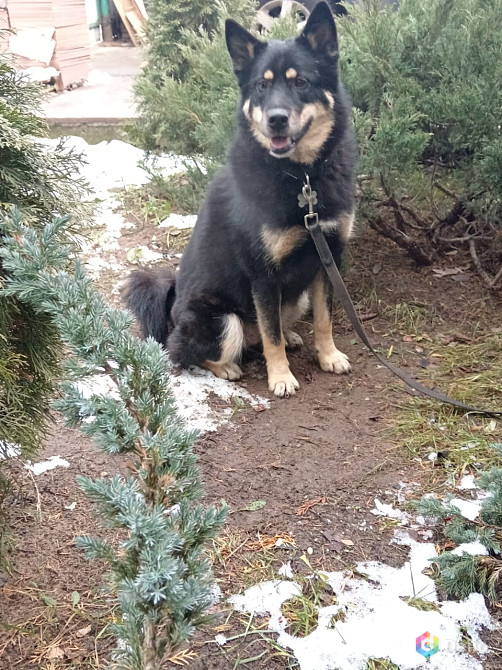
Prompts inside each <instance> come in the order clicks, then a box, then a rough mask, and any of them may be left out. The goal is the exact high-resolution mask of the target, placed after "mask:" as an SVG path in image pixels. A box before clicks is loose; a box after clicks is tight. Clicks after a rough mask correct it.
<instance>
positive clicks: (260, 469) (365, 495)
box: [0, 226, 502, 670]
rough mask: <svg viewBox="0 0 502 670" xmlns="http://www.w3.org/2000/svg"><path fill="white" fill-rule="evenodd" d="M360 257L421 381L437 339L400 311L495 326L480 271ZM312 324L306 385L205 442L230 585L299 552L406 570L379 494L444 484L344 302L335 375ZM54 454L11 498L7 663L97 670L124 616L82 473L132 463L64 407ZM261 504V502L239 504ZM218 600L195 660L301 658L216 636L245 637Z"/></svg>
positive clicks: (375, 304) (105, 282)
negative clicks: (226, 510) (82, 539)
mask: <svg viewBox="0 0 502 670" xmlns="http://www.w3.org/2000/svg"><path fill="white" fill-rule="evenodd" d="M154 232H155V234H157V237H158V239H159V240H160V234H159V232H158V229H157V231H154V230H153V227H152V228H149V227H148V226H146V227H145V228H143V229H142V230H140V231H137V232H135V233H133V234H132V235H129V236H128V237H124V238H122V241H121V245H123V249H122V250H121V252H120V254H117V256H119V255H121V258H120V260H121V261H122V262H124V263H125V264H127V261H126V259H125V253H126V252H125V249H126V246H128V247H130V246H133V245H134V244H140V243H141V244H148V243H150V240H151V237H152V234H153V233H154ZM159 244H160V242H159ZM162 250H163V251H166V252H167V251H168V250H167V249H164V248H163V249H162ZM176 251H179V249H177V250H176ZM350 255H351V258H350V260H349V263H348V271H347V278H348V285H349V291H350V292H351V294H352V295H353V297H354V299H355V301H356V302H357V303H358V308H359V311H360V313H361V314H362V315H363V316H364V317H365V318H366V326H367V328H368V331H369V334H370V336H371V339H372V341H373V343H374V344H375V345H377V346H379V347H382V349H383V350H384V351H389V350H390V347H391V346H393V349H392V360H394V361H395V362H396V363H397V364H398V365H406V366H408V367H409V369H410V370H411V371H412V372H414V373H415V374H417V375H418V376H419V378H421V379H423V380H427V373H426V372H425V368H424V365H423V359H424V357H426V356H427V341H426V343H425V345H421V346H417V339H414V340H413V341H410V339H409V338H407V337H406V336H407V332H406V328H407V327H408V326H410V327H411V326H413V327H414V324H407V323H406V322H405V323H404V324H403V323H402V322H400V321H399V319H397V318H396V314H400V313H401V312H400V311H399V310H397V309H396V306H398V305H410V304H411V305H415V306H416V305H418V306H419V307H420V309H421V314H422V317H421V318H422V319H423V320H422V322H421V323H420V324H419V325H418V326H417V324H415V326H417V327H418V329H419V330H420V328H421V330H422V331H423V332H424V333H426V334H427V335H428V337H431V338H434V336H435V334H437V333H438V332H441V333H443V334H445V333H446V334H447V333H450V334H451V333H457V334H458V333H461V334H464V335H465V336H466V337H467V336H468V337H472V336H473V332H474V331H475V330H476V328H478V331H479V324H482V326H481V327H482V328H488V329H489V328H490V326H489V325H488V326H485V324H492V325H493V324H496V325H500V315H501V307H502V305H501V301H500V298H497V297H496V296H489V295H487V294H486V293H485V292H483V290H482V289H481V287H480V284H479V282H478V280H477V278H476V277H475V275H474V274H470V273H469V272H467V273H465V272H460V273H459V274H457V275H455V274H453V275H452V276H448V275H446V276H439V275H437V273H434V272H433V271H432V269H431V268H422V269H417V268H415V267H414V266H413V264H412V263H411V261H409V260H408V259H407V257H406V256H405V255H404V254H403V253H402V252H401V251H399V250H397V249H396V248H395V247H394V246H392V245H390V244H386V243H385V242H384V241H382V240H381V239H377V238H376V237H375V236H374V235H373V234H372V233H371V232H367V233H365V234H364V236H363V237H361V239H360V240H359V241H358V242H357V243H356V244H355V245H354V246H353V248H352V250H351V254H350ZM174 262H176V261H174ZM457 265H461V264H460V263H459V261H458V260H456V259H455V258H451V259H449V260H447V261H445V265H443V266H442V267H455V266H457ZM130 267H132V266H130ZM118 278H119V277H118V275H111V274H110V275H108V276H107V275H103V277H102V278H101V282H100V283H101V285H102V286H103V289H104V290H105V293H107V294H108V296H109V298H110V300H112V301H114V302H116V301H117V300H118V297H117V296H116V295H112V293H111V287H112V286H113V285H114V284H115V283H116V281H117V279H118ZM459 279H460V280H459ZM401 311H402V310H401ZM310 329H311V327H310V324H309V322H308V320H307V321H305V322H304V323H302V324H301V325H300V328H299V332H300V334H301V335H302V336H303V338H304V341H305V346H304V347H303V348H302V349H301V350H299V351H296V352H292V353H291V354H290V361H291V368H292V370H293V372H294V374H295V375H296V377H297V378H298V380H299V381H300V383H301V389H300V391H299V392H298V393H297V395H296V396H294V397H293V398H289V399H285V400H280V399H271V403H270V407H268V408H261V407H258V408H252V407H251V406H249V405H247V404H245V403H244V404H239V405H233V404H232V403H231V402H230V403H229V405H230V406H231V407H232V408H233V410H234V411H233V414H232V417H231V419H230V421H229V422H228V423H227V424H226V425H224V426H221V427H220V428H219V429H218V431H216V432H211V433H206V434H205V435H203V436H202V437H201V438H200V439H199V441H198V443H197V452H198V454H199V457H200V467H201V471H202V476H203V480H204V485H205V489H206V494H207V500H208V502H211V503H212V502H215V503H218V502H219V501H220V500H221V499H225V500H226V501H227V503H228V504H229V505H230V508H231V510H232V513H231V514H230V516H229V520H228V523H227V526H226V528H225V531H224V533H223V534H222V536H221V537H220V538H219V539H218V540H217V541H216V543H215V546H214V547H213V549H212V556H213V559H214V571H215V575H216V577H217V580H218V583H219V585H220V587H221V589H222V591H223V593H224V594H225V595H230V594H232V593H237V592H239V591H241V590H242V589H243V588H245V587H246V586H249V585H251V584H253V583H256V582H257V581H260V580H261V579H266V578H270V575H271V574H273V573H274V570H277V568H278V567H279V566H280V565H281V564H282V563H284V562H286V561H288V560H291V561H292V567H293V570H294V571H295V572H302V571H303V572H305V571H306V570H308V567H307V566H306V564H305V560H304V559H302V557H305V556H307V557H308V561H309V562H310V563H311V565H312V566H314V567H322V568H323V569H326V570H337V569H338V570H339V569H343V568H347V567H348V568H350V567H351V566H354V565H355V563H356V562H357V561H361V560H367V559H375V560H381V561H385V562H386V563H388V564H390V565H401V564H402V563H403V561H404V560H406V557H407V549H406V548H405V547H401V546H397V545H389V540H390V538H391V536H392V533H393V529H394V528H395V524H394V523H393V522H390V521H389V520H388V519H385V520H381V519H377V518H376V517H375V516H373V515H372V514H371V513H370V510H371V509H372V507H373V506H374V498H375V497H376V496H378V497H379V498H380V499H381V500H382V501H385V502H389V503H396V500H397V494H398V491H399V483H400V482H415V483H417V484H418V485H419V486H416V487H414V488H413V489H410V490H407V492H406V495H407V496H408V497H410V498H411V497H413V498H416V497H419V495H420V493H421V491H422V492H426V491H429V490H438V489H439V487H440V486H441V485H442V483H443V482H444V479H445V478H444V475H443V473H441V472H438V469H437V468H435V467H434V465H433V464H432V463H431V462H430V461H428V460H427V459H424V460H418V461H417V460H414V454H411V453H410V452H409V451H408V450H406V449H404V448H403V447H402V443H401V441H400V439H398V438H397V436H396V435H395V434H394V433H393V432H392V425H393V420H394V418H395V416H396V414H397V413H398V412H399V411H400V410H399V407H400V406H403V405H406V404H407V403H409V402H410V398H409V395H408V394H407V392H406V391H405V390H404V389H403V388H402V387H401V386H400V384H399V383H398V382H396V381H394V380H393V379H392V378H391V377H390V375H389V373H388V372H387V371H385V370H382V369H380V367H379V366H378V365H377V362H376V360H375V359H373V358H371V356H370V355H369V354H368V353H367V352H366V351H365V350H364V349H363V347H362V345H361V344H359V343H358V342H357V343H356V342H355V340H354V339H353V338H354V335H353V334H352V333H351V331H350V328H349V326H348V324H347V321H346V319H345V317H344V316H343V315H341V314H339V313H338V312H337V318H336V319H335V331H336V333H337V336H336V342H337V345H338V346H339V348H340V349H341V350H342V351H344V352H345V353H347V354H348V355H349V357H350V359H351V361H352V363H353V372H352V373H351V374H350V375H347V376H330V375H327V374H325V373H322V372H321V371H320V370H319V369H318V367H317V365H316V362H315V360H314V355H313V350H312V344H311V336H310ZM424 348H425V350H424ZM244 370H245V377H244V380H243V381H242V385H243V386H244V387H245V388H246V389H247V390H248V391H250V392H251V393H253V394H257V395H261V396H268V395H269V394H268V391H267V385H266V378H265V369H264V363H263V360H261V359H260V358H257V359H254V360H250V361H248V362H246V363H245V365H244ZM214 402H215V403H217V404H218V403H219V404H222V402H223V401H222V400H221V399H219V398H214ZM257 409H258V410H261V411H257ZM460 420H461V419H460V418H459V421H460ZM431 448H432V445H431ZM52 455H58V456H61V457H62V458H66V459H67V460H68V461H69V462H70V467H69V468H66V469H65V468H57V469H56V470H53V471H51V472H48V473H46V474H44V475H43V476H41V477H37V478H36V479H35V478H29V477H27V475H26V473H25V471H23V470H21V468H20V466H19V467H18V469H17V478H16V480H17V483H18V485H19V488H17V487H16V489H15V491H16V493H15V495H14V496H13V497H12V499H11V500H10V509H9V518H10V525H11V527H12V537H11V541H12V544H13V552H12V561H11V573H10V574H8V573H7V572H5V573H3V574H0V588H1V589H2V591H1V595H0V609H1V620H2V622H3V623H4V629H3V630H1V631H0V667H1V668H4V669H5V670H7V669H11V668H44V669H47V670H48V669H49V668H50V669H54V670H55V669H60V668H98V667H100V668H102V667H105V665H106V660H107V659H109V653H110V650H111V649H112V647H113V646H114V641H113V639H112V638H111V636H110V634H109V630H108V627H109V624H110V622H111V621H112V620H113V616H114V614H113V610H112V609H111V607H110V603H109V601H107V599H106V597H105V596H104V595H103V592H102V590H101V589H102V585H103V566H102V565H98V564H97V563H91V562H88V561H86V560H85V558H84V557H83V555H82V554H81V552H80V551H79V550H77V549H76V548H75V546H74V544H73V539H74V537H75V536H76V535H80V534H85V533H90V534H95V533H97V532H100V533H102V532H103V533H108V532H109V530H106V529H105V530H103V529H101V528H100V527H99V525H98V523H97V520H96V518H95V516H94V513H93V509H92V507H91V506H90V504H89V502H88V501H87V500H86V498H85V497H84V496H83V494H82V493H81V492H80V490H79V488H78V487H77V485H76V481H75V477H76V475H77V474H79V473H82V474H86V475H91V476H106V475H111V474H114V473H117V472H125V471H126V470H125V468H126V464H125V462H124V460H125V459H123V458H121V457H116V458H112V457H110V456H107V455H104V454H102V453H101V452H99V451H98V449H97V447H96V446H95V445H94V444H93V443H92V442H91V441H90V440H89V439H87V438H85V437H83V436H82V435H81V434H80V433H79V432H78V431H77V430H72V429H68V428H66V427H64V425H63V423H62V420H61V419H60V417H58V416H56V417H55V423H54V424H53V425H52V426H51V428H50V431H49V435H48V437H47V440H46V444H45V447H44V451H43V453H42V454H41V456H40V460H43V459H45V458H47V457H49V456H52ZM14 469H15V467H14ZM256 500H263V501H265V502H266V505H265V506H264V507H263V508H262V509H259V510H256V511H244V508H246V507H248V506H249V504H250V503H251V502H253V501H256ZM75 503H76V504H75ZM401 507H402V505H401ZM277 537H283V538H284V539H285V544H284V545H283V547H282V548H279V549H275V548H273V544H274V541H275V539H277ZM253 543H254V544H253ZM222 602H223V604H221V605H220V606H217V609H218V610H219V611H220V616H219V618H218V619H217V621H216V624H215V627H213V628H212V629H210V630H208V631H206V632H203V633H199V634H198V635H197V636H196V638H195V640H194V642H193V644H192V645H191V647H190V652H187V655H186V656H185V660H186V661H187V663H189V667H191V668H194V669H196V670H216V669H221V670H225V669H226V668H228V669H231V668H236V667H239V666H240V665H242V664H243V663H242V660H243V659H244V660H245V661H246V662H245V665H246V667H249V668H250V669H251V670H253V669H257V668H260V669H261V668H264V669H266V670H268V669H270V670H272V669H275V668H288V667H296V666H295V665H294V663H293V661H292V660H291V658H290V657H289V656H288V655H287V654H285V653H281V651H280V650H277V649H274V648H273V647H269V648H267V646H266V645H265V643H264V642H263V640H261V641H260V640H257V642H256V643H253V645H251V646H249V640H246V646H243V644H239V640H237V641H236V642H235V644H233V645H229V646H226V647H224V648H221V649H220V648H219V647H218V646H217V645H216V644H215V643H214V636H215V634H216V633H217V632H225V634H226V635H227V637H230V636H231V635H232V634H238V633H239V631H241V632H242V624H241V623H240V619H239V617H238V616H237V615H230V612H229V610H226V607H227V606H226V605H225V604H224V601H222ZM244 625H245V624H244ZM495 646H500V645H498V644H495ZM252 659H255V660H252ZM491 659H492V660H490V661H488V662H487V663H486V664H485V668H496V667H498V668H500V667H502V659H501V658H500V657H498V656H492V657H491ZM178 660H179V659H178ZM166 667H175V666H174V665H172V664H170V663H168V664H166ZM382 667H383V666H382ZM386 667H387V666H386Z"/></svg>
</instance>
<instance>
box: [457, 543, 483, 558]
mask: <svg viewBox="0 0 502 670" xmlns="http://www.w3.org/2000/svg"><path fill="white" fill-rule="evenodd" d="M451 553H452V554H453V555H454V556H464V555H467V556H488V549H487V548H486V547H485V545H484V544H481V542H478V541H475V542H464V543H463V544H459V545H458V547H457V548H456V549H454V550H453V551H452V552H451Z"/></svg>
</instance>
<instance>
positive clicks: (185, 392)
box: [76, 367, 270, 433]
mask: <svg viewBox="0 0 502 670" xmlns="http://www.w3.org/2000/svg"><path fill="white" fill-rule="evenodd" d="M76 387H77V389H78V391H79V393H80V394H81V396H82V397H83V398H85V399H88V398H90V397H91V396H93V395H98V396H110V397H112V398H115V399H116V400H118V399H119V398H120V396H119V393H118V389H117V386H116V384H115V382H114V381H113V380H112V378H111V377H110V376H109V375H106V374H96V375H91V376H89V377H86V378H85V379H82V380H81V381H79V382H77V384H76ZM171 389H172V392H173V395H174V398H175V401H176V405H177V407H178V413H179V415H180V417H181V418H182V419H183V420H184V423H185V426H186V427H187V428H188V429H190V430H197V431H199V432H201V433H205V432H208V431H215V430H216V429H217V428H218V426H220V425H221V424H223V423H227V422H228V419H229V418H230V416H231V414H232V411H233V409H232V407H226V408H224V409H223V410H216V409H213V408H212V407H211V405H210V403H209V398H210V396H211V395H215V396H217V397H218V398H221V399H222V400H224V401H225V402H227V403H231V402H232V401H233V399H234V398H239V399H241V400H243V401H245V402H248V403H249V404H250V405H252V406H257V405H262V406H263V407H268V406H269V404H270V403H269V401H268V400H267V399H266V398H262V397H260V396H254V395H251V393H249V392H248V391H246V390H245V389H243V388H242V387H241V386H239V385H238V384H236V383H235V382H229V381H226V380H225V379H219V378H218V377H215V376H214V375H213V374H212V373H211V372H208V371H207V370H202V369H201V368H196V367H194V368H191V370H190V371H187V370H183V371H181V372H178V373H177V374H175V373H173V374H172V375H171ZM86 421H87V422H89V421H92V418H87V419H86Z"/></svg>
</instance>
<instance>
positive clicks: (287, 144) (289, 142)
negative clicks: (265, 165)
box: [270, 118, 313, 158]
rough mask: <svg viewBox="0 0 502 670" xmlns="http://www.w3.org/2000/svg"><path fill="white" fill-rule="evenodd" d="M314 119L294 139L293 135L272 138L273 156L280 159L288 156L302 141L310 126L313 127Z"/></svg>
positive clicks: (271, 148) (271, 151)
mask: <svg viewBox="0 0 502 670" xmlns="http://www.w3.org/2000/svg"><path fill="white" fill-rule="evenodd" d="M312 121H313V118H310V119H309V120H308V121H307V123H306V124H305V125H304V126H303V128H302V130H301V132H300V133H297V134H295V136H294V137H291V135H274V136H273V137H270V153H271V154H272V156H276V157H277V158H279V157H280V156H287V155H288V154H289V153H290V152H291V151H292V150H293V149H294V148H295V146H296V145H297V144H298V142H300V140H302V139H303V138H304V137H305V135H306V133H307V132H308V130H309V129H310V126H311V125H312Z"/></svg>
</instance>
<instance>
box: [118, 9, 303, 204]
mask: <svg viewBox="0 0 502 670" xmlns="http://www.w3.org/2000/svg"><path fill="white" fill-rule="evenodd" d="M216 7H217V9H218V13H217V16H216V22H215V23H214V26H213V29H211V30H206V29H204V28H203V27H202V26H201V27H195V28H192V29H188V28H187V29H185V30H183V33H182V37H183V39H182V41H180V42H179V43H178V46H177V50H178V53H179V55H180V58H181V57H182V58H183V62H184V63H185V66H186V67H185V70H184V72H183V76H178V75H176V74H173V73H172V72H171V70H170V69H169V65H168V62H167V60H165V58H164V56H163V55H161V54H160V53H159V52H157V51H156V52H155V53H154V52H153V51H152V52H150V58H149V63H148V66H147V67H146V68H145V70H144V72H143V74H142V75H141V76H140V78H139V79H138V82H137V84H136V96H137V100H138V104H139V109H140V117H139V119H138V120H137V121H136V122H135V123H134V124H133V126H131V127H130V128H129V133H130V135H131V137H132V139H133V140H134V141H136V142H138V143H139V144H141V145H142V146H143V147H145V148H146V149H148V150H150V151H165V150H169V151H174V152H176V153H178V154H181V155H185V156H190V157H195V158H196V161H197V164H198V167H194V166H193V165H190V164H187V174H186V175H185V177H184V180H183V183H181V184H180V178H179V177H172V178H169V179H168V180H167V186H166V189H167V190H169V191H170V193H171V194H172V196H171V198H172V202H173V205H174V206H175V207H176V209H177V210H182V211H189V212H196V211H197V209H198V208H199V205H200V202H201V199H202V195H203V193H204V190H205V188H206V187H207V184H208V182H209V180H210V178H211V176H212V175H213V174H214V172H215V171H216V170H217V169H218V168H219V167H220V166H221V164H222V163H223V161H224V159H225V155H226V151H227V149H228V146H229V143H230V140H231V137H232V135H233V133H234V130H235V126H236V114H235V109H236V104H237V101H238V99H239V93H238V85H237V80H236V78H235V75H234V73H233V69H232V63H231V60H230V56H229V54H228V51H227V47H226V43H225V35H224V24H225V19H226V18H228V17H232V18H233V19H235V20H238V21H240V22H241V23H242V24H243V25H245V26H246V27H248V28H249V27H250V25H251V22H252V18H253V17H254V15H255V13H256V4H255V3H254V2H253V0H235V1H234V0H233V1H232V2H231V3H230V2H229V1H228V0H225V1H224V2H221V3H219V4H217V5H216ZM275 24H276V25H274V26H273V29H272V31H271V32H270V34H269V35H267V36H269V37H275V38H284V37H289V36H291V35H294V34H295V30H296V23H295V22H294V21H293V20H292V19H289V20H284V21H276V22H275ZM150 67H152V68H153V70H152V71H150ZM159 70H161V71H162V72H159ZM201 170H202V171H201ZM184 187H185V188H184Z"/></svg>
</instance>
